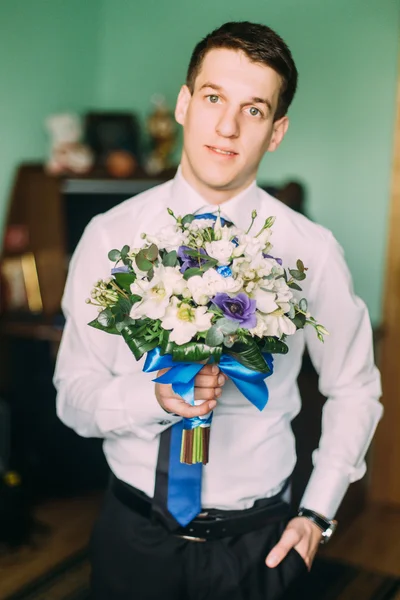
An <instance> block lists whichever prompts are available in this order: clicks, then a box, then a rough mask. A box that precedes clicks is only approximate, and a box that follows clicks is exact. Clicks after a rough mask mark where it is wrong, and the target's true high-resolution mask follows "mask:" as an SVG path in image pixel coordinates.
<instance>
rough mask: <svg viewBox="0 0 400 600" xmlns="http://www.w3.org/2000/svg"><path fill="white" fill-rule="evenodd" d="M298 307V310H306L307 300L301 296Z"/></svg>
mask: <svg viewBox="0 0 400 600" xmlns="http://www.w3.org/2000/svg"><path fill="white" fill-rule="evenodd" d="M299 308H300V310H303V311H304V312H307V308H308V303H307V300H306V299H305V298H302V299H301V300H300V302H299Z"/></svg>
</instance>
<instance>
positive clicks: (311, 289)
mask: <svg viewBox="0 0 400 600" xmlns="http://www.w3.org/2000/svg"><path fill="white" fill-rule="evenodd" d="M168 207H169V208H171V209H172V210H173V211H174V213H175V214H176V215H184V214H187V213H190V212H195V211H197V212H206V211H207V210H210V208H211V209H212V208H215V207H211V206H210V205H207V203H206V202H205V200H204V199H203V198H202V197H201V196H200V195H199V194H198V193H197V192H196V191H195V190H194V189H193V188H192V187H191V186H190V185H189V184H188V183H187V182H186V180H185V179H184V178H183V176H182V174H181V173H180V171H179V172H178V174H177V176H176V177H175V179H173V180H171V181H169V182H167V183H165V184H163V185H160V186H158V187H156V188H153V189H151V190H149V191H146V192H144V193H142V194H140V195H138V196H135V197H133V198H131V199H129V200H126V201H125V202H123V203H122V204H120V205H118V206H116V207H115V208H113V209H112V210H110V211H108V212H107V213H105V214H101V215H98V216H96V217H95V218H94V219H93V220H92V221H91V222H90V224H89V225H88V226H87V228H86V230H85V232H84V235H83V237H82V239H81V241H80V243H79V245H78V247H77V249H76V251H75V253H74V256H73V258H72V260H71V263H70V269H69V275H68V280H67V284H66V288H65V293H64V297H63V304H62V306H63V311H64V314H65V316H66V327H65V330H64V334H63V338H62V342H61V346H60V351H59V354H58V360H57V365H56V372H55V377H54V382H55V385H56V387H57V389H58V397H57V411H58V415H59V417H60V418H61V420H62V421H63V422H64V423H65V424H66V425H68V426H69V427H72V428H73V429H74V430H75V431H76V432H78V433H79V434H80V435H82V436H85V437H101V438H104V452H105V455H106V458H107V461H108V463H109V465H110V468H111V470H112V471H113V472H114V473H115V475H116V476H117V477H118V478H120V479H122V480H123V481H126V482H127V483H129V484H131V485H133V486H135V487H136V488H139V489H141V490H143V491H144V492H145V493H146V494H147V495H148V496H150V497H152V496H153V493H154V482H155V469H156V464H157V455H158V447H159V434H160V433H161V432H162V431H163V430H164V429H166V428H167V427H170V426H171V424H172V423H174V422H175V421H178V420H179V417H174V416H169V415H167V414H166V413H165V412H164V411H163V409H162V408H161V407H160V405H159V404H158V402H157V400H156V397H155V393H154V383H153V382H152V379H153V378H154V377H155V374H154V373H150V374H146V373H143V372H142V367H143V359H142V360H141V361H139V362H136V360H135V358H134V356H133V355H132V354H131V352H130V350H129V348H128V346H127V345H126V343H125V342H124V340H123V339H122V338H121V337H120V336H116V335H110V334H107V333H104V332H102V331H99V330H96V329H93V328H92V327H89V326H88V325H87V323H88V322H89V321H91V320H92V319H94V318H95V317H96V308H95V307H93V306H91V305H88V304H85V299H86V298H87V297H88V296H89V294H90V291H91V288H92V286H93V284H94V283H95V282H96V281H97V280H98V279H100V278H107V277H108V276H109V275H110V269H111V267H112V265H111V263H110V262H109V260H108V258H107V254H108V252H109V250H111V249H112V248H121V247H122V246H123V245H124V244H128V245H130V246H131V248H135V247H136V248H137V247H139V246H140V245H141V242H142V240H141V238H140V234H141V233H142V232H146V233H155V232H156V231H158V230H159V229H160V228H161V227H162V226H163V225H166V224H170V223H171V217H170V216H169V215H168V214H167V208H168ZM253 209H256V210H257V213H258V217H257V219H256V222H255V225H254V231H255V232H257V231H258V230H259V229H260V228H261V226H262V224H263V223H264V221H265V219H266V218H267V217H269V216H271V215H274V216H276V222H275V224H274V226H273V235H272V240H271V241H272V244H273V249H272V251H271V253H272V255H273V256H275V257H279V258H282V259H283V263H284V266H286V267H291V268H292V267H295V265H296V260H297V259H298V258H301V259H302V261H303V262H304V264H305V266H306V267H308V271H307V279H306V280H305V281H303V282H302V284H303V285H302V287H303V292H304V296H305V297H306V298H307V299H308V302H309V310H310V312H311V314H312V315H313V316H314V317H315V318H316V319H317V321H318V322H319V323H321V324H323V325H324V326H325V327H326V328H327V329H328V331H329V332H330V336H329V337H327V338H326V341H325V343H321V342H320V341H319V340H318V339H317V336H316V333H315V331H314V329H313V328H312V327H311V326H307V327H306V328H305V329H304V330H303V331H298V332H296V334H295V335H294V336H290V338H289V353H288V354H287V355H285V356H282V355H275V357H274V373H273V375H272V376H271V377H269V378H268V379H266V383H267V385H268V389H269V401H268V404H267V406H266V407H265V409H264V410H263V411H262V412H260V411H259V410H258V409H257V408H255V407H254V406H253V405H252V404H251V403H250V402H249V401H248V400H247V399H246V398H245V397H244V396H243V395H242V394H241V393H240V392H239V390H238V389H237V388H236V387H235V385H234V384H233V383H232V382H229V381H228V382H227V383H226V385H225V386H224V388H223V392H222V396H221V397H220V399H219V400H218V404H217V407H216V409H215V411H214V418H213V422H212V427H211V443H210V461H209V464H208V465H207V466H206V467H205V468H204V469H203V486H202V505H203V507H204V508H210V507H215V508H220V509H227V510H234V509H244V508H249V507H251V506H252V505H253V503H254V501H255V500H256V499H258V498H263V497H267V496H270V495H272V494H273V493H274V492H276V490H277V489H279V488H280V487H281V486H282V484H283V482H284V481H285V480H286V478H287V477H289V476H290V474H291V473H292V471H293V469H294V466H295V463H296V452H295V440H294V436H293V433H292V429H291V421H292V420H293V418H294V417H295V416H296V415H297V414H298V412H299V411H300V407H301V402H300V395H299V391H298V387H297V376H298V374H299V371H300V367H301V363H302V355H303V351H304V347H305V344H306V345H307V348H308V351H309V354H310V356H311V359H312V362H313V364H314V366H315V368H316V370H317V372H318V373H319V388H320V391H321V393H322V394H323V395H324V396H326V397H327V398H328V399H327V402H326V403H325V405H324V409H323V419H322V436H321V440H320V443H319V449H318V450H316V451H315V453H314V455H313V463H314V470H313V473H312V476H311V479H310V481H309V483H308V486H307V488H306V491H305V494H304V496H303V499H302V505H303V506H306V507H307V508H309V509H312V510H315V511H317V512H319V513H321V514H323V515H325V516H327V517H328V518H333V516H334V514H335V512H336V511H337V508H338V507H339V504H340V503H341V501H342V499H343V496H344V495H345V493H346V490H347V488H348V485H349V483H351V482H353V481H356V480H357V479H360V478H361V477H362V476H363V475H364V473H365V469H366V467H365V462H364V457H365V453H366V451H367V448H368V446H369V444H370V442H371V439H372V436H373V434H374V431H375V428H376V425H377V423H378V421H379V419H380V417H381V414H382V406H381V404H380V402H379V397H380V394H381V388H380V378H379V373H378V371H377V369H376V367H375V366H374V359H373V350H372V334H371V326H370V321H369V316H368V312H367V309H366V307H365V305H364V303H363V302H362V301H361V300H360V299H359V298H357V297H356V296H355V295H354V292H353V288H352V282H351V277H350V275H349V271H348V268H347V266H346V263H345V261H344V258H343V252H342V250H341V248H340V246H339V245H338V243H337V242H336V240H335V239H334V237H333V235H332V234H331V233H330V232H329V231H328V230H326V229H325V228H323V227H321V226H320V225H317V224H315V223H313V222H311V221H309V220H308V219H306V218H305V217H303V216H302V215H300V214H298V213H296V212H294V211H292V210H291V209H290V208H288V207H287V206H285V205H284V204H283V203H281V202H279V201H278V200H276V199H274V198H272V197H271V196H270V195H268V194H267V193H266V192H264V191H262V190H261V189H260V188H258V187H257V185H256V184H255V183H253V184H252V185H251V186H250V187H249V188H247V189H246V190H245V191H244V192H242V193H241V194H239V195H238V196H236V197H234V198H233V199H231V200H229V201H228V202H225V203H223V205H222V206H221V210H222V214H223V215H225V216H226V217H228V218H229V219H230V220H231V221H233V222H234V223H235V224H236V225H237V226H238V227H241V228H247V227H248V226H249V224H250V221H251V212H252V210H253ZM296 293H297V292H296ZM298 293H299V294H300V296H301V292H298Z"/></svg>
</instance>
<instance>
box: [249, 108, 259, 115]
mask: <svg viewBox="0 0 400 600" xmlns="http://www.w3.org/2000/svg"><path fill="white" fill-rule="evenodd" d="M249 113H250V114H251V116H252V117H258V116H259V115H261V111H259V110H258V108H256V107H255V106H251V107H250V108H249Z"/></svg>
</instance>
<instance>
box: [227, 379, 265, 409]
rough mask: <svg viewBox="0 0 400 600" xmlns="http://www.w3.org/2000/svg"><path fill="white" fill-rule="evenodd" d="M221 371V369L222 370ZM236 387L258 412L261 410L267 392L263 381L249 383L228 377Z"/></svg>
mask: <svg viewBox="0 0 400 600" xmlns="http://www.w3.org/2000/svg"><path fill="white" fill-rule="evenodd" d="M222 370H223V369H222ZM230 377H231V379H232V381H233V382H234V384H235V385H236V387H237V388H238V390H239V391H240V392H242V394H243V396H245V397H246V398H247V400H249V401H250V402H251V403H252V404H254V406H255V407H256V408H258V410H260V411H261V410H263V409H264V408H265V406H266V404H267V402H268V398H269V392H268V387H267V384H266V383H265V381H264V380H263V381H257V382H249V381H243V379H238V378H237V377H234V376H232V375H231V376H230Z"/></svg>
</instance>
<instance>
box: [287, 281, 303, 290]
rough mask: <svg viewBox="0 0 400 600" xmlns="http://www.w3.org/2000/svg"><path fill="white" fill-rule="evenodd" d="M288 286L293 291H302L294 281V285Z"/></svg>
mask: <svg viewBox="0 0 400 600" xmlns="http://www.w3.org/2000/svg"><path fill="white" fill-rule="evenodd" d="M288 286H289V287H290V288H292V290H298V291H299V292H301V291H302V289H301V287H300V286H299V285H297V283H294V281H292V283H288Z"/></svg>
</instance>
